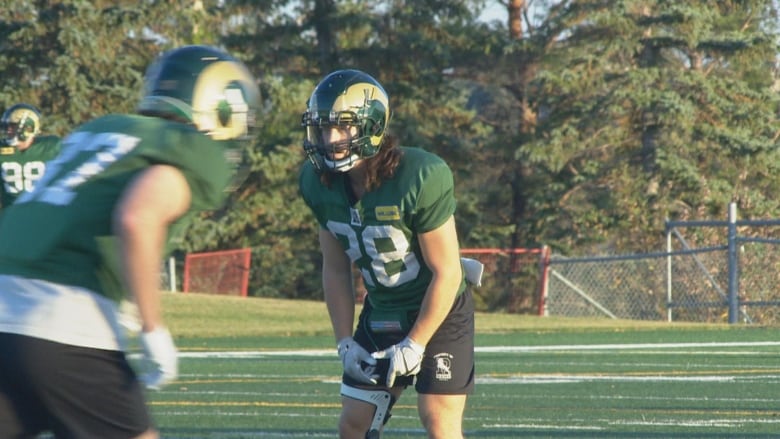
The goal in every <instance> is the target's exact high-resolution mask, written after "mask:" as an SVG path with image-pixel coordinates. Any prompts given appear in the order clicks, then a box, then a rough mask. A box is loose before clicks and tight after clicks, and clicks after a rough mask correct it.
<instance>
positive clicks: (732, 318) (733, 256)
mask: <svg viewBox="0 0 780 439" xmlns="http://www.w3.org/2000/svg"><path fill="white" fill-rule="evenodd" d="M728 241H729V245H728V254H729V256H728V259H729V262H728V265H729V323H730V324H734V323H737V318H738V315H739V296H738V294H737V292H738V290H739V274H738V273H737V270H738V264H737V203H734V202H731V203H729V220H728Z"/></svg>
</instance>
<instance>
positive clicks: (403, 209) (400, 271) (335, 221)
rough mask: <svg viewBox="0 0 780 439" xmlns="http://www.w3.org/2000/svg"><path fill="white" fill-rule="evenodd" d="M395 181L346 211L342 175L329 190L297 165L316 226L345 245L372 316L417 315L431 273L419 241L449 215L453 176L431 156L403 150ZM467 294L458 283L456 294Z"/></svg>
mask: <svg viewBox="0 0 780 439" xmlns="http://www.w3.org/2000/svg"><path fill="white" fill-rule="evenodd" d="M403 152H404V154H403V158H402V159H401V163H400V165H399V166H398V169H397V170H396V173H395V175H394V177H393V178H391V179H389V180H386V181H384V182H383V183H382V185H381V186H380V187H379V188H378V189H375V190H373V191H371V192H366V193H365V194H364V195H363V197H362V198H361V199H360V200H359V201H358V202H357V203H355V204H354V205H351V204H350V201H349V197H348V195H347V189H346V185H347V184H349V182H348V179H347V176H346V174H332V176H333V177H334V178H333V179H332V181H333V183H332V184H331V187H330V188H328V187H326V186H325V185H323V184H322V183H321V182H320V179H319V175H318V174H317V173H316V172H315V171H314V168H313V166H312V165H311V163H308V162H307V163H306V164H304V166H303V169H302V171H301V175H300V191H301V195H302V196H303V199H304V201H305V202H306V204H307V205H308V206H309V207H310V208H311V210H312V212H314V215H315V216H316V217H317V221H318V222H319V224H320V226H321V227H322V228H324V229H327V230H329V231H330V232H331V233H332V234H333V235H334V236H335V237H336V238H337V239H338V240H339V241H340V242H341V244H342V245H343V246H344V250H345V251H346V253H347V255H348V256H349V258H350V259H351V260H352V262H353V263H354V264H355V265H356V266H357V267H358V269H359V270H360V272H361V273H362V275H363V281H364V283H365V286H366V289H367V291H368V300H370V302H371V305H372V306H373V307H374V308H375V309H378V310H416V309H419V307H420V304H421V303H422V299H423V297H424V295H425V291H426V289H427V288H428V284H429V283H430V281H431V278H432V273H431V271H430V269H429V268H428V266H427V265H426V264H425V261H423V257H422V253H421V251H420V243H419V241H418V239H417V235H418V234H420V233H425V232H429V231H431V230H434V229H436V228H438V227H439V226H441V225H442V224H444V222H446V221H447V219H449V217H450V216H451V215H452V214H453V213H454V212H455V197H454V192H453V180H452V172H451V171H450V169H449V167H448V166H447V164H446V163H445V162H444V161H443V160H441V159H440V158H439V157H437V156H436V155H434V154H431V153H428V152H426V151H424V150H422V149H419V148H403ZM464 289H465V281H462V282H461V286H460V289H459V293H460V292H462V291H463V290H464Z"/></svg>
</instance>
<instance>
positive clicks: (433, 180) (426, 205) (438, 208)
mask: <svg viewBox="0 0 780 439" xmlns="http://www.w3.org/2000/svg"><path fill="white" fill-rule="evenodd" d="M455 205H456V202H455V190H454V182H453V178H452V171H451V170H450V168H449V166H447V164H446V163H445V162H444V161H443V160H437V161H435V162H433V163H431V164H430V165H428V166H426V167H424V168H422V169H421V170H420V194H419V197H418V199H417V207H416V211H415V216H414V224H413V227H414V229H415V230H416V231H417V233H425V232H430V231H431V230H434V229H436V228H438V227H439V226H441V225H442V224H444V223H445V222H446V221H447V219H449V217H450V216H452V214H454V213H455Z"/></svg>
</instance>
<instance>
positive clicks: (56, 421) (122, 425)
mask: <svg viewBox="0 0 780 439" xmlns="http://www.w3.org/2000/svg"><path fill="white" fill-rule="evenodd" d="M0 352H2V355H0V437H2V438H11V437H35V435H36V434H38V433H40V432H44V431H49V432H53V433H54V435H55V437H57V438H58V439H60V438H79V439H82V438H85V439H86V438H95V439H98V438H102V439H105V438H112V439H113V438H115V439H121V438H133V437H136V436H138V435H140V434H141V433H143V432H145V431H146V430H148V429H149V428H151V427H152V422H151V417H150V415H149V413H148V411H147V408H146V403H145V400H144V395H143V389H142V388H141V385H140V384H139V381H138V380H137V379H136V376H135V373H134V372H133V370H132V369H131V368H130V365H129V364H128V362H127V360H126V358H125V356H124V354H123V353H122V352H117V351H108V350H101V349H90V348H83V347H78V346H71V345H66V344H62V343H55V342H51V341H47V340H42V339H38V338H33V337H27V336H23V335H17V334H8V333H0Z"/></svg>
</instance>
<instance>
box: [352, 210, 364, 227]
mask: <svg viewBox="0 0 780 439" xmlns="http://www.w3.org/2000/svg"><path fill="white" fill-rule="evenodd" d="M349 223H350V224H351V225H353V226H361V225H363V221H362V220H361V219H360V211H359V210H357V209H353V208H351V207H350V208H349Z"/></svg>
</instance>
